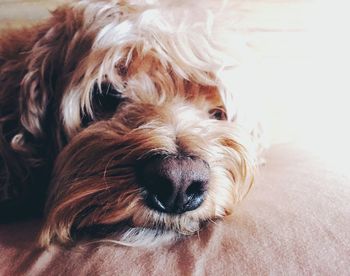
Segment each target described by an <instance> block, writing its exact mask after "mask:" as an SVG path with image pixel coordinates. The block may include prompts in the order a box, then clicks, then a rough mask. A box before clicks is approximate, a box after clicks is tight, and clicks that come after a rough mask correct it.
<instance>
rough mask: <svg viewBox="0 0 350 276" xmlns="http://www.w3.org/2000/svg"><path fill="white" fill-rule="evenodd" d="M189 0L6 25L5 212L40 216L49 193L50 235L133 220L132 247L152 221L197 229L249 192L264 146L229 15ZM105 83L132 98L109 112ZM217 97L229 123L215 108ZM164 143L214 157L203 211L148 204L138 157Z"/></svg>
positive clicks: (2, 111) (99, 3)
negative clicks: (100, 107) (242, 93)
mask: <svg viewBox="0 0 350 276" xmlns="http://www.w3.org/2000/svg"><path fill="white" fill-rule="evenodd" d="M183 2H186V3H185V4H184V3H182V2H181V1H180V2H177V4H176V5H174V4H173V2H172V1H162V3H160V1H159V2H158V1H131V0H130V1H122V0H120V1H112V0H90V1H87V0H82V1H78V2H76V3H75V4H69V5H64V6H62V7H60V8H58V9H57V10H55V11H54V12H53V13H52V16H51V17H50V18H49V19H48V20H47V21H46V22H43V23H40V24H38V25H36V26H33V27H31V28H29V29H23V30H16V31H13V30H11V31H7V32H6V33H5V34H3V35H2V36H1V38H0V39H1V40H0V83H1V87H0V184H1V185H0V198H1V199H2V201H1V203H0V204H1V205H0V214H1V215H2V216H3V217H5V216H7V217H8V218H12V217H14V216H15V215H16V214H21V215H23V214H27V213H40V211H42V210H43V209H44V203H45V201H46V207H45V217H46V219H45V223H44V226H43V229H42V232H41V235H40V244H41V245H42V246H47V245H49V244H50V243H51V242H52V241H54V240H56V241H59V242H61V243H67V242H69V241H71V240H72V233H73V232H74V231H75V230H81V229H85V228H89V227H94V226H95V225H119V224H125V225H127V227H128V229H130V227H131V229H134V232H133V231H132V230H131V232H130V231H129V232H125V235H124V236H122V237H121V239H120V241H121V242H122V243H128V242H129V243H131V244H137V242H139V241H140V240H141V239H142V237H146V236H147V235H148V236H151V237H153V236H152V235H149V232H148V234H147V233H146V232H147V231H152V229H153V230H156V231H158V232H157V233H158V234H159V233H163V234H164V235H163V234H162V235H163V236H172V235H170V234H169V233H170V232H171V233H180V234H191V233H194V232H196V231H198V229H199V228H200V227H201V225H202V224H203V223H204V222H206V221H209V220H212V219H215V218H220V217H224V216H225V215H228V214H230V213H231V212H232V210H233V208H234V205H235V203H237V202H238V201H239V200H240V199H241V198H242V195H243V194H245V192H246V191H247V189H248V187H249V185H248V186H244V183H246V182H249V183H250V180H251V178H252V175H253V172H254V167H255V158H256V156H255V153H256V150H255V148H254V143H253V141H252V139H251V135H250V133H249V131H247V130H246V129H244V128H243V127H242V126H240V125H239V123H238V122H237V120H236V117H235V106H234V105H233V104H232V103H233V99H234V98H233V93H232V90H230V89H229V87H227V85H226V81H225V79H224V78H223V77H222V76H223V72H224V71H225V70H227V69H228V68H229V66H232V65H234V63H232V62H234V60H233V59H232V58H231V57H230V55H228V53H227V52H226V51H225V49H226V48H227V47H225V44H220V39H219V38H220V36H221V37H222V35H223V34H224V32H222V31H220V30H221V29H220V28H219V27H222V24H221V21H220V20H217V18H220V15H219V16H218V15H215V14H213V13H212V12H209V9H205V8H203V7H201V8H199V7H198V5H195V1H193V3H192V2H191V1H183ZM105 83H108V85H110V86H111V87H113V88H114V89H116V90H117V91H119V92H120V93H121V94H122V97H123V99H124V100H123V102H122V104H121V105H120V106H119V107H118V109H117V111H116V112H115V113H114V114H113V115H112V116H110V117H108V118H104V119H99V118H97V116H96V114H95V110H94V107H93V91H94V89H96V87H97V88H99V89H100V90H102V86H103V85H104V84H105ZM218 108H219V109H220V110H225V112H226V114H227V118H225V120H215V119H214V118H213V117H211V116H210V114H211V111H212V110H215V109H218ZM86 119H87V121H88V123H87V124H85V123H84V120H86ZM160 153H162V154H166V155H174V156H176V155H179V154H184V155H187V156H196V157H200V158H201V159H203V160H205V161H206V162H207V163H208V164H210V185H209V190H208V193H207V196H206V199H205V201H204V203H203V204H202V205H201V206H200V207H199V208H198V209H196V210H193V211H189V212H186V213H183V214H179V215H169V214H165V213H160V212H157V211H154V210H152V209H150V208H148V207H147V206H146V205H145V204H144V202H143V199H142V193H143V190H142V188H140V185H139V183H138V181H137V179H136V176H135V167H136V166H137V163H138V162H139V160H147V158H149V157H150V156H153V155H155V154H160ZM49 182H51V184H50V185H48V183H49ZM135 229H136V230H135ZM137 229H139V230H137ZM157 229H158V230H157ZM158 234H155V236H157V235H158Z"/></svg>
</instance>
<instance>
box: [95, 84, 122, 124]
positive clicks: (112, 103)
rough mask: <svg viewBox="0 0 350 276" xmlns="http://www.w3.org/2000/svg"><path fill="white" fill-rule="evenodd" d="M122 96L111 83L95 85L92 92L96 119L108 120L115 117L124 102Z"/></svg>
mask: <svg viewBox="0 0 350 276" xmlns="http://www.w3.org/2000/svg"><path fill="white" fill-rule="evenodd" d="M122 100H123V98H122V94H121V93H120V92H119V91H118V90H116V89H115V88H114V87H113V85H111V84H110V83H102V84H101V86H100V87H99V86H98V85H97V84H95V86H94V89H93V92H92V109H93V112H94V116H95V118H96V119H99V120H101V119H108V118H110V117H112V116H113V114H114V113H115V111H116V110H117V108H118V106H119V105H120V103H121V102H122Z"/></svg>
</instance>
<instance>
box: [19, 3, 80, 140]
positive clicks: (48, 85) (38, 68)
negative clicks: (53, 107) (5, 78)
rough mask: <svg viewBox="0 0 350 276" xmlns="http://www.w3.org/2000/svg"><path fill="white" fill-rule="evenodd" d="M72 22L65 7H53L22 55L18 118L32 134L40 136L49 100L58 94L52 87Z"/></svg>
mask: <svg viewBox="0 0 350 276" xmlns="http://www.w3.org/2000/svg"><path fill="white" fill-rule="evenodd" d="M72 21H73V22H72ZM74 23H75V21H74V19H72V18H69V15H68V14H67V11H66V10H64V9H60V10H57V11H55V12H54V13H53V16H52V17H51V18H50V19H49V20H48V21H47V22H45V23H44V24H42V25H41V26H39V27H38V28H37V30H36V33H35V34H34V38H32V39H33V46H32V49H31V50H30V52H29V54H28V56H27V58H26V63H27V70H26V71H27V73H26V74H25V76H24V77H23V80H22V83H21V92H20V114H21V118H20V120H21V124H22V125H23V127H24V128H25V130H26V131H28V132H29V133H30V134H32V135H33V136H34V137H37V138H42V136H43V135H44V133H43V128H45V123H46V122H45V120H46V115H47V113H48V107H49V104H50V100H52V99H54V98H55V97H57V96H58V95H55V89H56V88H57V85H58V80H59V77H60V76H62V73H63V72H62V70H63V64H64V62H65V59H66V52H67V46H66V45H67V44H68V42H69V40H70V39H72V36H73V35H74V26H73V24H74Z"/></svg>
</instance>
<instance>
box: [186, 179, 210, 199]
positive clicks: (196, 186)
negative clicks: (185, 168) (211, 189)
mask: <svg viewBox="0 0 350 276" xmlns="http://www.w3.org/2000/svg"><path fill="white" fill-rule="evenodd" d="M204 186H205V181H201V180H195V181H192V183H191V185H190V186H189V187H188V188H187V189H186V195H187V196H188V197H193V196H197V195H201V194H203V193H204Z"/></svg>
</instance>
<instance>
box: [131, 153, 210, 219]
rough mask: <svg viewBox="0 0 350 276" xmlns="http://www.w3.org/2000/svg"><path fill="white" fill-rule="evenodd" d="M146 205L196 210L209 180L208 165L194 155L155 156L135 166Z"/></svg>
mask: <svg viewBox="0 0 350 276" xmlns="http://www.w3.org/2000/svg"><path fill="white" fill-rule="evenodd" d="M137 171H138V176H139V177H138V181H139V185H140V186H141V187H142V188H144V198H145V201H146V204H147V205H148V206H149V207H150V208H152V209H155V210H157V211H160V212H164V213H173V214H181V213H184V212H187V211H191V210H195V209H197V208H198V207H199V206H200V205H201V204H202V203H203V201H204V198H205V194H206V191H207V189H208V183H209V175H210V170H209V165H208V163H206V162H205V161H204V160H202V159H199V158H196V157H177V156H155V157H152V158H151V159H148V160H147V161H143V162H141V163H140V165H139V166H138V169H137Z"/></svg>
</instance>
